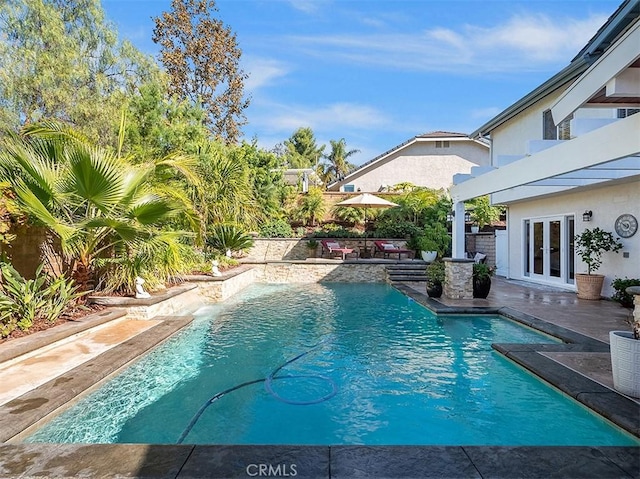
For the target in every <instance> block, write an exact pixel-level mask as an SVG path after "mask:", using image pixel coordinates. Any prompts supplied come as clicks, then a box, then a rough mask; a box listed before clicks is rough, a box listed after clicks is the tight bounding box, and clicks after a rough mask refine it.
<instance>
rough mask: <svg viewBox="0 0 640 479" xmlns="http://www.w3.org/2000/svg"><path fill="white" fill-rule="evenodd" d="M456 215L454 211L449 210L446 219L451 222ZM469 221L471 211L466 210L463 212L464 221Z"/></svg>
mask: <svg viewBox="0 0 640 479" xmlns="http://www.w3.org/2000/svg"><path fill="white" fill-rule="evenodd" d="M455 217H456V212H455V211H453V210H451V211H449V212H448V213H447V221H448V222H449V223H451V222H452V221H453V218H455ZM469 221H471V213H469V212H468V211H465V212H464V222H465V223H468V222H469Z"/></svg>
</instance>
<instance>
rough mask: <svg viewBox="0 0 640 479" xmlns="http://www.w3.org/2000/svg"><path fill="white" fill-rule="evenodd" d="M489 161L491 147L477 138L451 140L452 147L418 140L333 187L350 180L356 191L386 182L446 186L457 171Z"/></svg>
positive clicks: (378, 186) (488, 162)
mask: <svg viewBox="0 0 640 479" xmlns="http://www.w3.org/2000/svg"><path fill="white" fill-rule="evenodd" d="M489 164H490V161H489V149H488V148H487V147H485V146H482V145H479V144H478V143H476V142H474V141H470V140H466V141H450V146H449V148H436V147H435V143H434V142H418V143H414V144H412V145H408V146H406V147H404V148H402V149H399V150H398V151H396V152H395V153H392V154H390V155H389V156H388V157H387V158H385V159H382V160H380V161H378V162H375V163H372V164H371V165H369V166H367V167H363V168H362V170H360V171H358V172H357V173H355V174H354V176H353V178H350V179H349V180H348V181H345V182H344V184H342V183H338V184H336V185H334V186H333V187H331V188H330V190H331V191H339V190H340V189H341V188H342V187H343V185H345V184H346V185H353V186H354V190H355V191H358V189H360V191H362V192H376V191H379V190H380V187H381V186H382V185H388V186H392V185H395V184H398V183H403V182H409V183H413V184H414V185H418V186H425V187H428V188H433V189H441V188H445V189H446V188H449V187H450V186H451V183H452V178H453V175H454V174H456V173H469V172H470V171H471V167H473V166H485V165H489Z"/></svg>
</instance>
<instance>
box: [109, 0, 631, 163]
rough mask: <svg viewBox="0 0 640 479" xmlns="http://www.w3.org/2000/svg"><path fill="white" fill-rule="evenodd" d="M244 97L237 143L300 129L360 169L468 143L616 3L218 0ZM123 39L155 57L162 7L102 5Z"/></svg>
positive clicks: (139, 1) (152, 0)
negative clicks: (468, 136)
mask: <svg viewBox="0 0 640 479" xmlns="http://www.w3.org/2000/svg"><path fill="white" fill-rule="evenodd" d="M216 3H217V6H218V9H219V12H218V15H217V16H218V18H220V19H221V20H222V21H224V22H225V23H226V24H227V25H228V26H230V27H231V29H232V30H233V31H234V32H235V33H236V35H237V39H238V43H239V45H240V48H241V49H242V51H243V56H242V68H243V69H244V70H245V72H246V73H248V74H249V75H250V77H249V79H248V81H247V82H246V84H245V88H246V92H247V94H248V95H250V97H251V106H250V107H249V108H248V110H247V111H246V114H247V120H248V124H247V125H245V126H244V127H243V133H244V137H245V138H246V139H248V140H250V139H252V138H254V137H255V138H257V140H258V143H259V145H260V146H262V147H264V148H266V149H271V148H273V147H274V145H276V144H277V143H281V142H283V141H284V140H286V139H287V138H289V137H290V136H291V135H292V134H293V132H294V131H295V130H296V129H298V128H299V127H311V128H312V129H313V131H314V133H315V136H316V139H317V141H318V143H319V144H327V149H326V150H328V149H329V146H328V144H329V140H339V139H340V138H344V139H345V140H346V143H347V147H348V149H358V150H360V153H358V154H356V155H354V156H353V157H351V161H352V162H354V163H356V164H361V163H363V162H365V161H368V160H370V159H372V158H374V157H376V156H377V155H379V154H381V153H384V152H385V151H387V150H389V149H391V148H393V147H395V146H396V145H398V144H400V143H403V142H404V141H406V140H408V139H410V138H412V137H414V136H415V135H419V134H422V133H426V132H429V131H435V130H443V131H453V132H461V133H471V132H472V131H473V130H475V129H476V128H478V127H479V126H481V125H482V124H483V123H484V122H486V121H487V120H489V119H490V118H492V117H493V116H494V115H495V114H497V113H499V112H500V111H502V110H503V109H504V108H506V107H508V106H509V105H510V104H512V103H513V102H515V101H517V100H518V99H519V98H521V97H522V96H523V95H525V94H526V93H528V92H529V91H531V90H532V89H534V88H535V87H536V86H538V85H539V84H540V83H542V82H543V81H545V80H546V79H547V78H549V77H550V76H552V75H553V74H555V73H556V72H557V71H559V70H560V69H561V68H563V67H564V66H566V65H567V64H568V63H569V62H570V60H571V59H572V58H573V57H574V56H575V55H576V53H577V52H578V51H579V50H580V49H581V48H582V47H583V46H584V44H585V43H586V42H587V41H588V40H589V39H590V38H591V37H592V36H593V35H594V34H595V32H596V30H597V29H598V28H599V27H600V26H601V25H602V24H603V23H604V22H605V21H606V19H607V18H608V17H609V15H611V14H612V13H613V12H614V11H615V9H616V8H617V7H618V5H619V4H620V3H621V1H618V0H614V1H607V0H601V1H588V0H584V1H583V0H573V1H560V0H554V1H535V0H529V1H514V0H499V1H485V0H466V1H463V0H218V1H217V2H216ZM102 4H103V7H104V9H105V12H106V14H107V17H108V18H109V19H110V20H111V21H112V22H114V23H115V25H116V27H117V29H118V33H119V36H120V38H127V39H129V40H130V41H131V42H132V43H133V44H134V45H136V46H137V47H138V48H139V49H140V50H142V51H144V52H146V53H149V54H152V55H154V56H155V55H157V51H158V50H157V48H156V46H155V45H154V44H153V42H152V41H151V36H152V30H153V25H154V23H153V20H152V17H154V16H158V15H160V14H161V13H162V12H163V11H168V10H169V8H170V1H169V0H102Z"/></svg>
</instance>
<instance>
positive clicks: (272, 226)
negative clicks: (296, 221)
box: [260, 219, 293, 238]
mask: <svg viewBox="0 0 640 479" xmlns="http://www.w3.org/2000/svg"><path fill="white" fill-rule="evenodd" d="M260 236H262V237H264V238H292V237H293V230H292V229H291V225H290V224H289V223H288V222H287V221H285V220H282V219H279V220H271V221H268V222H266V223H264V224H263V225H262V226H261V227H260Z"/></svg>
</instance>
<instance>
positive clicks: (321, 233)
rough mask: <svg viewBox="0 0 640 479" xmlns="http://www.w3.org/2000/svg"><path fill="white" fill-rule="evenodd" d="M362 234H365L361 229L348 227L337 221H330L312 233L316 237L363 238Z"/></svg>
mask: <svg viewBox="0 0 640 479" xmlns="http://www.w3.org/2000/svg"><path fill="white" fill-rule="evenodd" d="M362 236H363V234H362V233H361V232H359V231H356V230H351V229H347V228H344V227H342V226H339V225H336V224H335V223H328V224H326V225H324V226H323V227H322V229H319V230H316V231H314V232H313V234H312V237H314V238H362Z"/></svg>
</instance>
